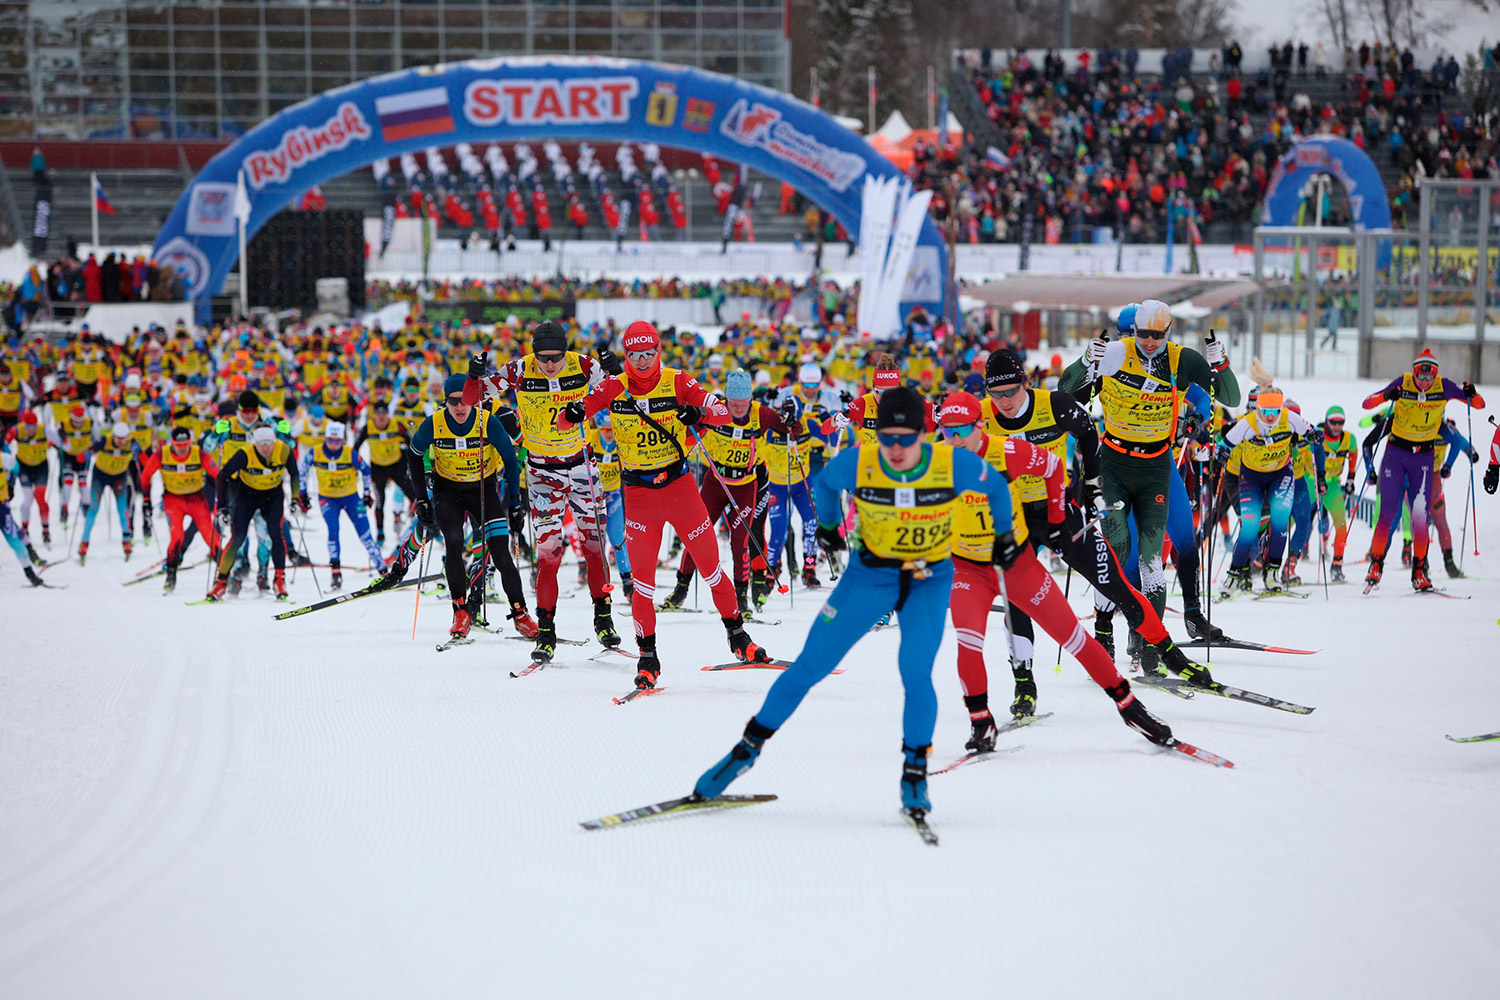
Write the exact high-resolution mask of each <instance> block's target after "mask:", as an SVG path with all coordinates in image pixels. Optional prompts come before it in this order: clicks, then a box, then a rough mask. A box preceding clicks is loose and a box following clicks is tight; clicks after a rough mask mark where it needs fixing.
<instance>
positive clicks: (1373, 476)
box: [1365, 465, 1380, 486]
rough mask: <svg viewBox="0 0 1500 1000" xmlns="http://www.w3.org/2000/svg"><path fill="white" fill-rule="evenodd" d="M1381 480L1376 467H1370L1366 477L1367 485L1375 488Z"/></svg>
mask: <svg viewBox="0 0 1500 1000" xmlns="http://www.w3.org/2000/svg"><path fill="white" fill-rule="evenodd" d="M1379 478H1380V476H1379V473H1377V472H1376V471H1375V466H1373V465H1371V466H1369V472H1368V473H1367V474H1366V475H1365V485H1367V486H1374V485H1375V483H1376V481H1377V480H1378V479H1379Z"/></svg>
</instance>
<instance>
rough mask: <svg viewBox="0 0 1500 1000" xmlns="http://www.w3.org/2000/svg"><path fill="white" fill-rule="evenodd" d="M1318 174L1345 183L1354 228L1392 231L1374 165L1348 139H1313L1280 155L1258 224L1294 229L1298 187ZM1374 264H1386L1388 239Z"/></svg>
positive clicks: (1382, 184) (1388, 208) (1387, 203)
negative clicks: (1291, 227)
mask: <svg viewBox="0 0 1500 1000" xmlns="http://www.w3.org/2000/svg"><path fill="white" fill-rule="evenodd" d="M1317 174H1331V175H1333V176H1334V177H1335V178H1337V179H1338V182H1339V183H1340V184H1342V185H1344V190H1345V191H1346V192H1348V195H1349V209H1350V213H1351V214H1352V215H1353V216H1354V220H1353V222H1354V228H1355V229H1389V228H1391V202H1390V199H1389V198H1388V197H1387V195H1386V190H1385V182H1384V181H1382V180H1381V179H1380V168H1379V167H1377V166H1375V161H1374V160H1371V159H1370V157H1369V156H1368V155H1367V154H1366V153H1365V151H1364V150H1363V149H1360V148H1359V147H1358V146H1356V145H1355V144H1354V143H1352V142H1350V141H1349V140H1348V139H1338V138H1335V137H1333V136H1326V135H1325V136H1314V137H1312V138H1310V139H1304V140H1302V141H1301V142H1299V143H1297V144H1296V145H1295V146H1293V147H1292V148H1291V149H1289V150H1287V151H1286V152H1285V153H1283V154H1282V156H1281V159H1280V160H1278V161H1276V169H1275V170H1274V171H1272V172H1271V180H1270V181H1269V183H1267V185H1266V199H1265V204H1264V207H1263V208H1262V211H1261V221H1262V222H1263V223H1264V224H1265V225H1268V226H1295V225H1297V208H1298V206H1299V205H1300V204H1301V203H1302V189H1303V188H1304V187H1305V186H1306V185H1307V182H1308V180H1309V179H1311V178H1312V177H1313V176H1315V175H1317ZM1376 257H1377V258H1378V264H1379V266H1380V267H1382V268H1385V267H1388V266H1389V264H1390V257H1391V243H1390V240H1381V241H1379V247H1378V249H1377V251H1376Z"/></svg>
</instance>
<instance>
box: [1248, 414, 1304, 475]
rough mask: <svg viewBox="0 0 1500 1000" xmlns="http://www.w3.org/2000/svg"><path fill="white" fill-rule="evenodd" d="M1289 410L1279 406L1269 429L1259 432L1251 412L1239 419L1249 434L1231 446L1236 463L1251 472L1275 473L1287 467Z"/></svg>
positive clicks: (1290, 435) (1290, 441)
mask: <svg viewBox="0 0 1500 1000" xmlns="http://www.w3.org/2000/svg"><path fill="white" fill-rule="evenodd" d="M1290 414H1291V411H1290V410H1288V409H1287V408H1286V407H1282V409H1281V414H1280V416H1278V417H1277V418H1276V423H1274V424H1272V425H1271V429H1270V430H1269V431H1266V432H1264V433H1262V432H1261V430H1260V427H1259V425H1258V423H1257V422H1256V418H1255V416H1254V411H1251V412H1250V413H1248V414H1246V415H1245V416H1243V417H1241V418H1240V423H1242V424H1245V425H1246V426H1248V427H1249V428H1250V436H1249V437H1247V438H1246V439H1245V440H1243V441H1241V442H1240V443H1239V445H1237V446H1236V447H1235V449H1234V450H1235V451H1236V452H1238V453H1239V457H1240V464H1241V465H1242V466H1243V467H1244V468H1246V469H1250V470H1251V471H1253V472H1277V471H1279V470H1281V469H1284V468H1286V467H1287V463H1288V462H1290V461H1291V460H1292V439H1293V438H1294V437H1295V435H1293V433H1292V421H1291V416H1290Z"/></svg>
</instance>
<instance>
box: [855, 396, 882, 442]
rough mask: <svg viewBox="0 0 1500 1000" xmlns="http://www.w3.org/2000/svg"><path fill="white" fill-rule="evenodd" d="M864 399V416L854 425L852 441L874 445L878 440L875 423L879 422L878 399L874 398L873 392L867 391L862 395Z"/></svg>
mask: <svg viewBox="0 0 1500 1000" xmlns="http://www.w3.org/2000/svg"><path fill="white" fill-rule="evenodd" d="M862 398H863V399H864V401H865V416H864V419H863V420H861V421H860V422H859V423H858V424H856V425H854V443H855V444H857V445H859V446H860V447H863V446H865V445H869V446H870V447H872V448H873V447H875V445H876V444H878V442H877V441H876V440H875V438H876V436H877V430H876V425H877V424H878V423H879V420H878V413H877V411H878V410H879V407H880V401H879V400H877V399H876V398H875V394H874V393H873V392H867V393H865V395H864V396H863V397H862Z"/></svg>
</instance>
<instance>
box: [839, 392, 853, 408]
mask: <svg viewBox="0 0 1500 1000" xmlns="http://www.w3.org/2000/svg"><path fill="white" fill-rule="evenodd" d="M839 402H840V403H843V404H844V405H845V406H848V405H849V404H850V403H852V402H854V397H853V396H851V395H849V390H848V389H840V390H839Z"/></svg>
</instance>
